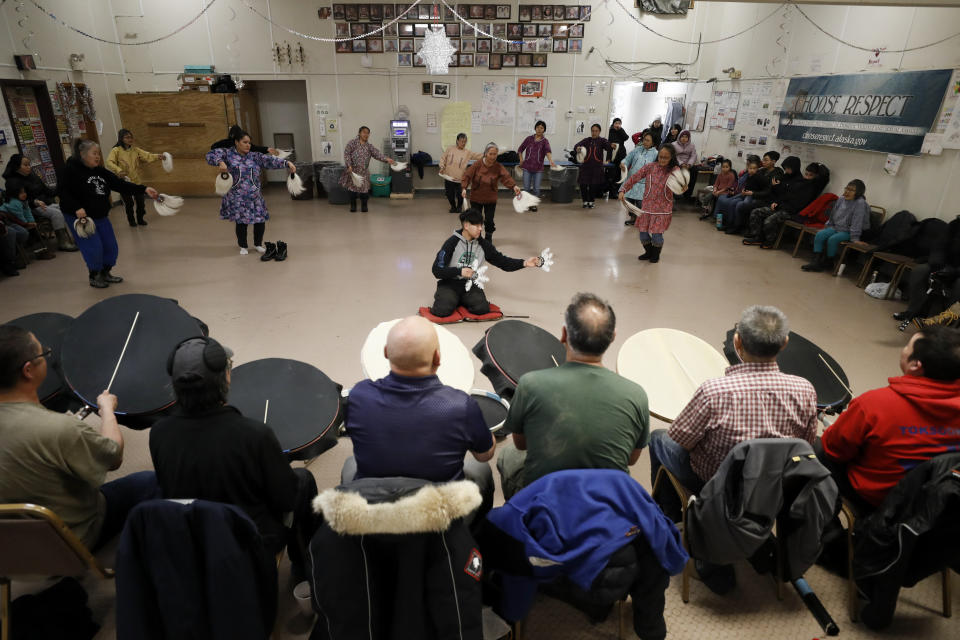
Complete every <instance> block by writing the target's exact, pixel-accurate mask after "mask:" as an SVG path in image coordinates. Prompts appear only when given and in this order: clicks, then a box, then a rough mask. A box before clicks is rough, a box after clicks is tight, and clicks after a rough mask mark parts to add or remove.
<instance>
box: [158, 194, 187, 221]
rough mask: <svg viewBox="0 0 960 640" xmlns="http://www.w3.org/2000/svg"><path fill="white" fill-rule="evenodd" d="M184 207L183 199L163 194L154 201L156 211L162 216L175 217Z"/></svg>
mask: <svg viewBox="0 0 960 640" xmlns="http://www.w3.org/2000/svg"><path fill="white" fill-rule="evenodd" d="M182 206H183V198H181V197H180V196H168V195H167V194H165V193H161V194H160V195H158V196H157V199H156V200H154V201H153V208H154V210H155V211H156V212H157V213H158V214H159V215H161V216H175V215H177V214H178V213H180V207H182Z"/></svg>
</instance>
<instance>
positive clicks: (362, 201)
mask: <svg viewBox="0 0 960 640" xmlns="http://www.w3.org/2000/svg"><path fill="white" fill-rule="evenodd" d="M368 211H370V210H369V209H367V196H360V213H367V212H368Z"/></svg>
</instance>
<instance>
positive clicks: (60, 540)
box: [0, 504, 114, 640]
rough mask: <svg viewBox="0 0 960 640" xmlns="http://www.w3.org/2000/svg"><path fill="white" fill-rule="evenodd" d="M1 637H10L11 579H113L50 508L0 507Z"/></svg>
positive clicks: (7, 638)
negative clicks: (90, 575)
mask: <svg viewBox="0 0 960 640" xmlns="http://www.w3.org/2000/svg"><path fill="white" fill-rule="evenodd" d="M0 540H3V544H2V545H0V629H2V631H0V638H2V640H11V638H10V633H11V632H10V580H11V579H12V578H15V577H17V576H37V575H40V576H79V575H82V574H84V573H86V572H87V571H92V572H93V573H95V574H96V575H98V576H100V577H101V578H112V577H114V571H113V569H108V568H105V567H103V566H102V565H101V564H100V563H99V562H98V561H97V559H96V558H94V557H93V554H92V553H90V550H89V549H87V547H86V545H84V544H83V542H81V541H80V538H78V537H77V536H76V535H74V533H73V532H72V531H70V528H69V527H67V525H66V524H64V522H63V520H61V519H60V517H59V516H57V514H55V513H54V512H53V511H51V510H50V509H47V508H46V507H41V506H38V505H35V504H0Z"/></svg>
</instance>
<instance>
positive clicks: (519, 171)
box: [513, 165, 523, 180]
mask: <svg viewBox="0 0 960 640" xmlns="http://www.w3.org/2000/svg"><path fill="white" fill-rule="evenodd" d="M513 175H515V176H516V177H517V180H523V169H521V168H520V165H517V166H515V167H514V168H513Z"/></svg>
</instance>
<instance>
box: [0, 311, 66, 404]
mask: <svg viewBox="0 0 960 640" xmlns="http://www.w3.org/2000/svg"><path fill="white" fill-rule="evenodd" d="M7 324H11V325H13V326H15V327H20V328H21V329H26V330H27V331H29V332H31V333H32V334H33V335H35V336H36V337H37V340H39V341H40V344H42V345H43V346H44V347H45V348H47V349H51V350H52V351H53V353H52V354H51V355H50V358H49V359H48V360H47V377H46V379H45V380H44V381H43V383H42V384H41V385H40V388H39V389H38V390H37V396H39V398H40V402H48V401H50V400H53V399H54V398H55V397H57V396H58V395H59V394H60V393H61V392H62V391H64V390H65V389H66V384H65V383H64V381H63V374H62V373H61V371H60V350H61V347H62V346H63V334H64V333H66V331H67V327H69V326H70V325H71V324H73V317H72V316H68V315H65V314H63V313H32V314H30V315H28V316H22V317H20V318H16V319H15V320H11V321H10V322H8V323H7Z"/></svg>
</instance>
